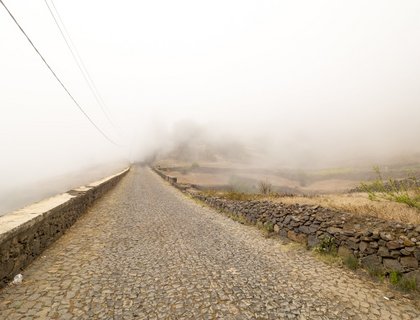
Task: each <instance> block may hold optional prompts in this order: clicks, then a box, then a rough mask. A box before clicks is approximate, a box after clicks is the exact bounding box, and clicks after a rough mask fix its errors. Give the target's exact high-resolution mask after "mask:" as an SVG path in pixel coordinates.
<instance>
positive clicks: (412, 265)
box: [400, 257, 419, 269]
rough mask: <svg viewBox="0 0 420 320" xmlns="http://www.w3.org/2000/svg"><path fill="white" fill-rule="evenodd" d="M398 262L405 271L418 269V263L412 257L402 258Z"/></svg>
mask: <svg viewBox="0 0 420 320" xmlns="http://www.w3.org/2000/svg"><path fill="white" fill-rule="evenodd" d="M400 261H401V264H402V266H403V267H404V268H407V269H417V268H418V267H419V262H418V261H417V259H416V258H414V257H402V258H401V260H400Z"/></svg>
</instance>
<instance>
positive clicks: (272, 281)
mask: <svg viewBox="0 0 420 320" xmlns="http://www.w3.org/2000/svg"><path fill="white" fill-rule="evenodd" d="M23 275H24V281H23V283H22V284H21V285H18V286H10V287H6V288H4V289H2V290H1V291H0V314H1V316H2V318H4V319H24V318H29V319H35V318H40V319H241V320H242V319H385V320H386V319H418V318H419V316H420V313H419V312H418V310H417V309H416V308H415V307H414V306H413V305H412V302H410V301H409V300H406V299H404V298H399V299H395V300H390V301H388V300H386V299H384V295H385V293H384V292H383V291H382V287H381V286H380V285H378V284H373V283H370V282H366V281H365V280H363V279H360V278H359V277H358V276H357V275H355V274H354V273H352V272H349V271H346V270H343V269H339V268H336V267H333V266H330V265H327V264H325V263H323V262H321V261H318V260H316V259H314V257H313V256H312V255H311V254H310V253H309V252H307V251H306V250H298V249H290V247H288V246H287V245H285V244H282V242H281V241H280V240H278V239H270V238H265V237H264V235H263V234H262V233H261V232H260V231H258V230H257V229H256V228H254V227H252V226H245V225H242V224H240V223H238V222H235V221H233V220H231V219H229V218H227V217H225V216H224V215H222V214H220V213H218V212H216V211H215V210H211V209H208V208H206V207H203V206H202V205H200V204H198V203H196V202H195V201H193V200H190V199H187V198H186V197H185V196H184V195H182V194H181V193H180V192H179V191H178V190H176V189H174V188H171V187H170V186H168V185H167V183H166V182H165V181H163V180H161V179H160V178H159V177H157V176H156V175H155V174H154V173H152V172H150V171H149V170H147V169H143V168H135V169H134V170H132V171H131V172H130V173H129V174H128V175H127V177H126V178H124V179H123V180H122V181H121V182H120V183H119V184H118V185H117V186H116V187H115V188H114V189H113V190H111V191H110V192H109V193H108V194H107V195H106V196H105V197H103V198H102V199H100V200H98V201H97V202H96V203H95V204H94V206H92V207H91V208H90V209H89V210H88V212H87V213H86V214H85V215H83V216H81V217H80V218H79V219H78V221H76V223H75V224H74V225H73V226H72V227H71V228H70V229H69V230H68V232H66V234H64V235H63V236H62V237H61V238H60V239H58V240H57V241H56V242H55V243H54V244H52V245H51V246H50V247H49V248H48V249H47V250H46V251H44V253H43V254H42V256H41V257H39V258H38V259H36V260H35V261H34V262H33V263H32V264H31V265H30V266H29V267H28V268H27V269H26V270H24V272H23ZM400 299H401V300H400Z"/></svg>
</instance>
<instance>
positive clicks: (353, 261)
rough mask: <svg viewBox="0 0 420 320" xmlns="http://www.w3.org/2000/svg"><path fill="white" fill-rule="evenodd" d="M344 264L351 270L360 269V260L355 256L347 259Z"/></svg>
mask: <svg viewBox="0 0 420 320" xmlns="http://www.w3.org/2000/svg"><path fill="white" fill-rule="evenodd" d="M343 262H344V264H345V265H346V266H347V267H348V268H349V269H351V270H356V269H357V268H358V267H359V260H357V258H356V257H355V256H353V255H349V256H347V257H345V258H344V260H343Z"/></svg>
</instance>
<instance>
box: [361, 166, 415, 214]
mask: <svg viewBox="0 0 420 320" xmlns="http://www.w3.org/2000/svg"><path fill="white" fill-rule="evenodd" d="M373 170H374V171H375V173H376V176H377V177H376V179H375V180H374V181H373V182H371V183H364V182H362V183H361V185H360V189H361V190H362V191H364V192H366V193H367V194H368V197H369V199H370V200H372V201H377V200H388V201H393V202H399V203H405V204H406V205H408V206H410V207H413V208H416V209H418V210H420V183H419V181H418V180H417V178H416V177H415V176H414V175H412V176H409V177H408V178H406V179H403V180H400V181H398V180H395V179H388V181H385V180H384V179H383V177H382V173H381V171H380V168H379V167H374V168H373Z"/></svg>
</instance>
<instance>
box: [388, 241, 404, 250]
mask: <svg viewBox="0 0 420 320" xmlns="http://www.w3.org/2000/svg"><path fill="white" fill-rule="evenodd" d="M386 246H387V247H388V249H390V250H395V249H400V248H401V247H402V245H401V244H400V243H399V242H398V241H388V242H387V243H386Z"/></svg>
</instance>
